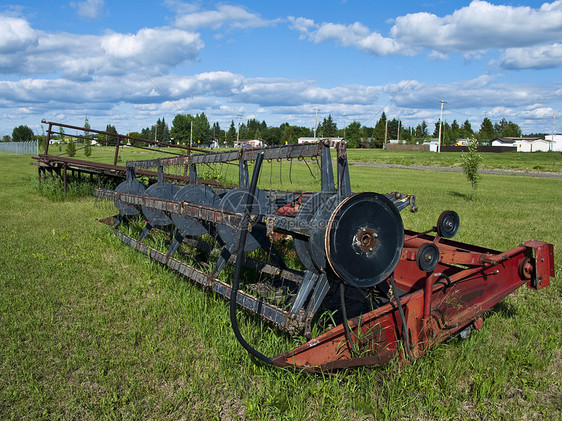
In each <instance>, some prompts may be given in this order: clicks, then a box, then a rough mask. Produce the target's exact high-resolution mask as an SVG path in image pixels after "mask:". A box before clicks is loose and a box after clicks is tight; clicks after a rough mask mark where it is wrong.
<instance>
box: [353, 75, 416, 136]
mask: <svg viewBox="0 0 562 421" xmlns="http://www.w3.org/2000/svg"><path fill="white" fill-rule="evenodd" d="M418 74H419V72H418V73H416V74H415V75H414V76H412V78H411V79H410V80H409V81H408V82H407V83H406V84H405V85H404V86H402V88H400V89H398V90H397V91H396V92H395V93H394V94H392V96H391V97H390V98H389V99H388V101H387V102H386V104H384V105H383V106H382V108H381V109H380V110H378V111H377V113H376V114H375V115H373V116H372V117H371V118H370V119H369V120H367V121H366V122H365V124H363V126H366V125H367V124H369V123H370V122H371V121H373V120H374V119H375V117H376V116H378V115H379V114H380V113H381V112H382V111H383V110H384V109H385V107H386V106H387V105H388V104H390V102H391V101H392V100H393V99H394V98H395V97H396V96H397V95H398V94H400V93H401V92H402V91H403V90H404V89H406V88H407V87H408V85H410V83H412V81H413V80H414V79H415V78H416V76H417V75H418Z"/></svg>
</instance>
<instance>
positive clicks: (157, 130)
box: [151, 118, 171, 143]
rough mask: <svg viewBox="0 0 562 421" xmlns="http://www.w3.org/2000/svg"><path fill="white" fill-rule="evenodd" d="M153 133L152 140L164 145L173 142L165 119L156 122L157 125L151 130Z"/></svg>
mask: <svg viewBox="0 0 562 421" xmlns="http://www.w3.org/2000/svg"><path fill="white" fill-rule="evenodd" d="M151 132H152V139H155V140H157V141H158V142H163V143H170V142H171V136H170V130H169V129H168V125H167V124H166V120H164V118H162V120H160V119H158V120H157V121H156V125H155V126H152V128H151Z"/></svg>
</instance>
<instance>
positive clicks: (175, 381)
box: [0, 150, 562, 420]
mask: <svg viewBox="0 0 562 421" xmlns="http://www.w3.org/2000/svg"><path fill="white" fill-rule="evenodd" d="M95 153H96V151H95V150H94V155H95ZM0 164H1V165H0V175H1V176H2V182H3V188H2V189H0V233H1V234H0V235H1V237H0V238H1V239H2V249H1V251H0V268H2V270H1V271H0V291H1V293H0V343H1V344H2V346H1V347H0V379H2V386H1V387H0V418H2V419H25V418H28V419H36V418H78V419H100V418H102V419H108V418H132V419H179V418H182V419H298V420H301V419H314V420H316V419H326V420H339V419H354V420H362V419H442V418H446V419H450V418H455V419H458V418H461V419H474V418H482V419H496V418H500V419H545V420H547V419H548V420H550V419H560V418H561V417H562V399H561V396H562V395H561V387H562V381H561V377H560V375H559V374H560V367H561V362H562V352H561V349H562V329H561V326H562V323H561V322H562V307H561V306H560V299H561V297H562V276H561V263H562V253H561V248H560V245H561V244H562V226H561V225H560V223H559V221H558V217H559V215H560V214H561V211H562V189H561V187H562V181H561V180H557V179H554V180H553V179H535V178H526V177H510V176H487V175H486V176H484V177H483V179H482V181H481V185H480V186H479V190H478V192H477V195H476V200H475V201H474V202H471V201H470V200H469V197H468V195H469V193H470V185H469V183H468V182H466V181H465V180H464V178H463V175H462V174H450V173H439V172H423V173H420V172H416V171H412V170H398V169H391V170H383V169H379V168H365V167H354V166H352V167H351V179H352V188H353V190H354V191H362V190H370V191H373V190H374V191H379V192H387V191H396V190H397V191H402V192H405V193H413V194H416V195H417V198H418V200H417V201H418V205H419V207H420V212H419V213H418V214H408V213H407V212H403V213H402V216H403V218H404V221H405V222H404V223H405V226H406V227H407V228H410V229H427V228H429V227H431V226H432V225H433V224H435V221H436V218H437V216H438V215H439V213H440V212H441V211H442V210H444V209H454V210H456V211H458V212H459V214H460V216H461V228H460V231H459V234H458V236H457V238H458V239H459V240H460V241H467V242H473V243H476V244H480V245H482V246H486V247H492V248H497V249H507V248H511V247H513V246H514V245H516V244H518V243H519V242H521V241H524V240H528V239H531V238H533V239H540V240H546V241H550V242H553V243H554V244H555V259H556V278H555V279H553V282H552V285H551V286H549V287H548V288H545V289H543V290H541V291H538V292H535V291H532V290H528V289H526V288H522V289H520V290H518V291H517V292H516V293H515V294H513V295H511V296H510V297H508V298H507V299H506V300H504V301H503V302H502V303H501V304H500V305H498V306H496V308H494V310H493V311H491V312H490V313H489V314H488V315H487V317H486V319H485V322H484V328H483V329H482V330H481V331H477V332H474V333H473V334H472V335H471V336H470V337H469V338H468V339H466V340H460V339H454V340H452V341H450V342H448V343H445V344H441V345H439V346H437V347H436V348H435V349H433V350H432V351H431V352H429V353H428V354H427V355H425V356H424V357H422V358H421V359H419V360H418V361H416V362H415V363H413V364H411V365H409V366H402V365H399V364H396V363H390V364H388V365H386V366H383V367H378V368H377V367H375V368H372V369H370V370H367V369H358V370H352V371H346V372H340V373H338V374H336V375H333V376H322V375H309V374H304V373H295V372H293V371H291V370H284V369H276V368H272V367H269V366H264V365H262V364H260V363H259V362H257V361H255V360H253V359H252V358H251V357H249V356H248V354H247V353H246V352H245V351H243V350H242V348H241V347H240V346H239V344H238V343H237V341H236V339H235V338H234V335H233V334H232V333H231V330H230V323H229V320H228V305H227V303H225V302H224V301H223V300H222V299H220V298H219V297H216V296H214V295H212V294H209V293H208V292H206V291H203V290H202V289H201V288H199V287H197V286H196V285H193V284H192V283H190V282H187V281H185V280H184V279H182V278H181V277H179V276H176V275H174V274H173V273H171V272H170V271H168V270H167V269H166V268H164V267H162V266H160V265H158V264H157V263H155V262H153V261H151V260H149V259H148V258H146V257H145V256H144V255H141V254H139V253H137V252H135V251H134V250H132V249H131V248H128V247H126V246H124V245H122V244H121V243H120V242H119V241H118V240H117V239H116V238H114V236H113V235H112V234H111V232H110V230H109V229H108V228H107V227H106V226H104V225H102V224H99V223H98V222H97V221H96V218H99V217H105V216H108V215H110V214H111V213H112V212H114V209H112V208H111V206H109V207H108V206H106V205H105V204H99V203H98V204H97V205H95V204H94V200H93V199H92V198H91V197H79V198H76V199H73V200H64V201H56V200H52V199H53V198H52V197H46V196H43V195H41V194H39V193H38V191H37V186H35V185H34V184H33V183H32V182H30V178H31V177H33V176H34V171H33V168H32V167H30V166H29V163H28V159H27V158H25V157H19V156H15V155H12V154H6V153H0ZM302 165H304V164H302V163H301V165H299V163H297V162H295V163H293V168H292V171H293V173H292V179H293V184H289V181H288V171H289V168H288V166H286V165H284V167H283V168H282V169H281V172H282V174H283V184H282V185H281V182H280V180H279V177H275V176H272V177H271V182H270V179H269V173H268V172H264V173H263V175H262V180H261V183H260V186H261V187H262V188H270V187H271V188H285V189H289V188H290V189H294V188H298V187H301V188H303V189H307V190H308V189H313V188H317V187H318V183H319V181H318V180H315V179H314V178H313V177H312V176H311V175H310V173H309V171H308V169H307V168H306V167H305V166H302ZM265 170H266V168H264V171H265ZM279 171H280V170H279V168H278V167H274V168H273V169H272V174H273V175H275V174H279ZM231 172H232V171H231ZM231 176H232V174H230V175H228V176H226V177H225V178H229V177H231ZM234 178H235V176H234ZM239 319H240V324H241V326H240V327H241V329H242V331H243V334H244V336H246V337H247V338H248V340H249V341H250V342H251V343H252V344H254V345H255V346H256V347H257V348H259V349H260V350H261V351H262V352H264V353H265V354H268V355H271V354H273V353H276V352H279V351H280V350H287V349H290V348H291V347H293V346H295V345H296V344H299V343H301V341H302V338H300V337H292V336H288V335H284V334H280V333H278V332H276V331H274V330H273V329H272V328H270V327H269V326H267V325H266V324H262V323H261V322H259V321H257V320H256V319H255V318H253V317H251V316H248V315H246V314H244V313H242V312H241V313H240V315H239Z"/></svg>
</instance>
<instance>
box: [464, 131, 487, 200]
mask: <svg viewBox="0 0 562 421" xmlns="http://www.w3.org/2000/svg"><path fill="white" fill-rule="evenodd" d="M477 151H478V142H477V141H476V140H475V139H472V140H471V141H469V142H468V152H467V153H465V154H462V155H461V159H462V170H463V172H464V173H465V174H466V178H468V181H470V184H471V186H472V191H471V193H470V200H474V190H475V189H476V186H477V184H478V180H479V179H480V174H478V166H479V165H480V162H481V161H482V156H480V155H479V154H478V152H477Z"/></svg>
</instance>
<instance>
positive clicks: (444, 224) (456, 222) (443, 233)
mask: <svg viewBox="0 0 562 421" xmlns="http://www.w3.org/2000/svg"><path fill="white" fill-rule="evenodd" d="M460 224H461V220H460V218H459V215H458V214H457V213H456V212H455V211H452V210H446V211H443V212H441V215H439V219H437V234H439V236H440V237H443V238H453V237H454V236H455V235H456V234H457V231H458V230H459V226H460Z"/></svg>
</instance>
